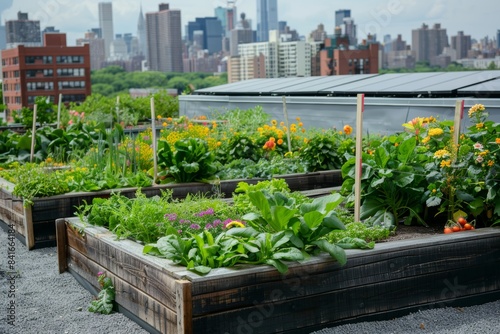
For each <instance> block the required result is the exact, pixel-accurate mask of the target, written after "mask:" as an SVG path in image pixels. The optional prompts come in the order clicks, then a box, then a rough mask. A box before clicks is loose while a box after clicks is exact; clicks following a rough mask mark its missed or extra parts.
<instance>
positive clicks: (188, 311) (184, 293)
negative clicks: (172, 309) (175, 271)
mask: <svg viewBox="0 0 500 334" xmlns="http://www.w3.org/2000/svg"><path fill="white" fill-rule="evenodd" d="M175 290H176V291H175V292H176V298H177V333H178V334H191V333H193V327H192V325H193V323H192V319H193V312H192V307H191V305H192V301H191V282H189V281H186V280H179V281H176V289H175Z"/></svg>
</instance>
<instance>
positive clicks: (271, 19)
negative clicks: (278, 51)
mask: <svg viewBox="0 0 500 334" xmlns="http://www.w3.org/2000/svg"><path fill="white" fill-rule="evenodd" d="M269 30H278V2H277V0H257V42H267V41H269Z"/></svg>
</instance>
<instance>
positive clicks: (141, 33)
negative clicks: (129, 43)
mask: <svg viewBox="0 0 500 334" xmlns="http://www.w3.org/2000/svg"><path fill="white" fill-rule="evenodd" d="M137 39H138V42H139V53H140V54H142V55H143V56H144V58H145V59H148V38H147V35H146V21H145V20H144V14H143V13H142V5H141V10H140V12H139V20H138V21H137Z"/></svg>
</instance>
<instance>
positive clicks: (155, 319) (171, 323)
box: [68, 248, 177, 333]
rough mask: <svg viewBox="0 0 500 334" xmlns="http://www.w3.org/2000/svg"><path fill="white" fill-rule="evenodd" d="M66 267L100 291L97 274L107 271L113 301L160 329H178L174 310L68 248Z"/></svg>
mask: <svg viewBox="0 0 500 334" xmlns="http://www.w3.org/2000/svg"><path fill="white" fill-rule="evenodd" d="M68 268H69V269H70V271H74V272H76V273H77V274H78V275H80V276H81V277H82V278H84V279H85V280H87V281H88V282H89V283H91V284H92V285H93V286H94V287H95V288H96V289H98V290H100V287H99V283H98V282H97V273H98V272H100V271H102V272H104V273H106V275H107V276H108V277H110V278H111V280H112V281H113V285H114V287H115V292H116V297H115V301H116V303H118V304H119V305H120V306H121V307H123V308H125V309H127V310H128V311H129V312H131V313H133V314H135V315H136V316H137V317H139V318H140V319H142V320H143V321H144V322H146V323H147V324H149V325H151V326H152V327H153V328H156V329H157V330H158V331H159V332H161V333H175V330H176V328H177V316H176V313H175V311H173V310H171V309H170V308H168V307H166V306H165V305H164V304H163V303H162V302H161V301H159V300H157V299H155V298H153V297H152V296H150V295H147V294H145V293H144V292H142V291H141V290H140V289H137V288H136V287H134V286H133V285H131V284H130V283H128V282H126V281H125V280H123V279H122V278H120V277H119V276H116V275H114V274H113V273H112V272H111V271H109V270H107V269H106V268H105V267H102V266H100V265H99V264H98V263H96V262H94V261H92V260H90V259H88V258H87V257H85V256H83V255H82V254H80V253H79V252H77V251H75V250H73V249H72V248H69V257H68Z"/></svg>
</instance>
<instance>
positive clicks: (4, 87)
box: [3, 84, 9, 92]
mask: <svg viewBox="0 0 500 334" xmlns="http://www.w3.org/2000/svg"><path fill="white" fill-rule="evenodd" d="M8 90H9V85H7V84H3V91H4V92H6V91H8Z"/></svg>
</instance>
